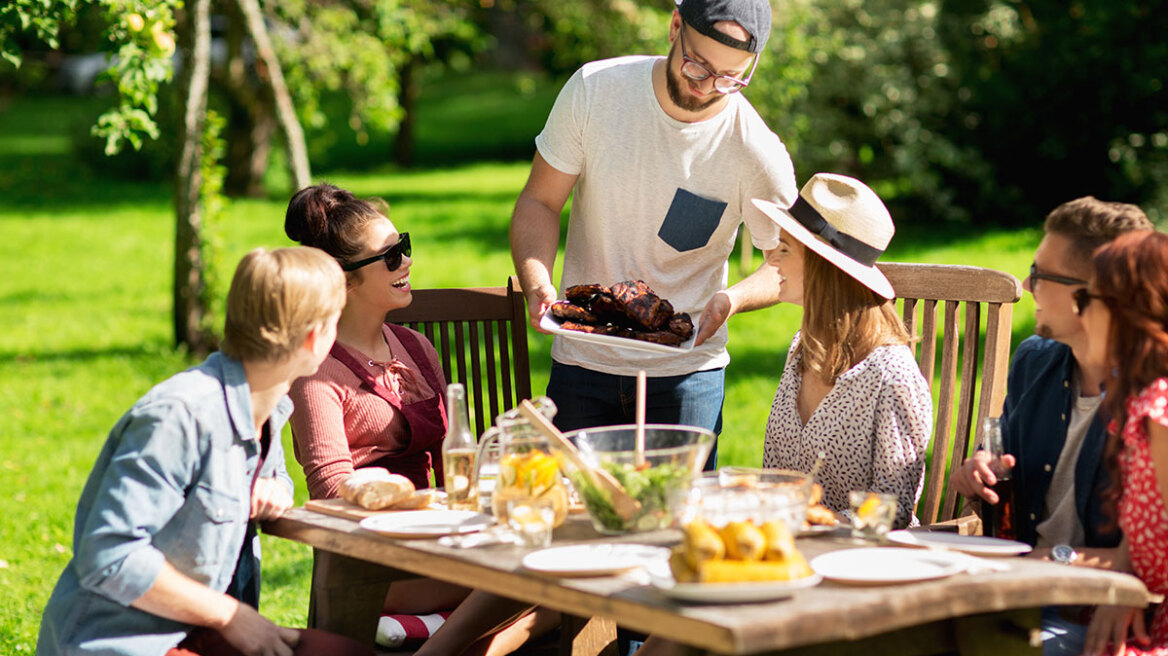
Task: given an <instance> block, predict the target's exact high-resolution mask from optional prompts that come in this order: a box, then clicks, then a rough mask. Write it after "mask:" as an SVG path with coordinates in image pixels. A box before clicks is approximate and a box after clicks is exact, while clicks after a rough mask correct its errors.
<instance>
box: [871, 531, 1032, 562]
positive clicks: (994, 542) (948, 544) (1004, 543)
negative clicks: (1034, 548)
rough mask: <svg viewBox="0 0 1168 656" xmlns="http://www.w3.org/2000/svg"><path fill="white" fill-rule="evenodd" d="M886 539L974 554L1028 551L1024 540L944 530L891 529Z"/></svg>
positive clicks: (904, 543)
mask: <svg viewBox="0 0 1168 656" xmlns="http://www.w3.org/2000/svg"><path fill="white" fill-rule="evenodd" d="M888 539H889V540H891V541H893V542H896V543H897V544H903V545H907V546H910V547H926V548H929V547H933V548H941V549H952V550H953V551H961V552H964V553H967V554H973V555H975V556H1018V555H1021V554H1024V553H1029V552H1030V549H1031V547H1030V545H1028V544H1026V543H1025V542H1016V541H1014V540H1003V539H1001V538H989V537H985V536H983V535H958V534H956V533H944V532H940V531H938V532H935V533H929V532H924V531H922V532H917V531H903V530H902V531H891V532H889V533H888Z"/></svg>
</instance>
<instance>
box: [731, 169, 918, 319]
mask: <svg viewBox="0 0 1168 656" xmlns="http://www.w3.org/2000/svg"><path fill="white" fill-rule="evenodd" d="M752 202H753V203H754V204H755V206H756V207H758V208H759V209H760V210H762V211H763V212H764V213H765V214H766V215H767V216H768V217H770V219H771V220H772V221H774V222H775V223H777V224H778V225H779V227H780V228H782V230H783V232H786V233H787V234H789V235H791V236H792V237H794V238H795V239H798V240H799V241H800V242H801V243H802V244H803V245H804V246H806V247H807V248H810V249H811V250H813V251H815V252H816V253H817V254H819V255H820V256H822V257H823V258H824V259H826V260H827V261H828V262H831V263H832V264H834V265H836V266H837V267H839V268H840V269H841V270H842V271H843V272H844V273H846V274H848V275H849V276H851V277H853V278H855V279H856V280H858V281H859V282H860V284H862V285H864V286H865V287H867V288H868V289H871V290H872V291H874V292H876V293H877V294H879V295H880V296H883V297H884V298H893V297H894V296H895V295H896V294H895V292H894V291H893V289H892V284H891V283H889V282H888V278H885V277H884V274H883V273H881V272H880V269H877V268H876V260H877V258H879V257H880V255H882V254H883V253H884V250H885V249H886V248H888V242H890V241H892V235H893V234H894V233H895V232H896V226H894V225H893V224H892V217H891V216H890V215H889V214H888V209H887V208H886V207H884V203H883V202H882V201H881V200H880V197H879V196H877V195H876V192H874V191H872V190H871V189H869V188H868V185H866V184H864V183H863V182H860V181H859V180H857V179H855V178H849V177H848V176H846V175H836V174H834V173H816V174H815V175H813V176H811V179H810V180H808V181H807V184H805V185H803V188H802V189H800V190H799V197H798V198H797V199H795V204H794V205H792V206H791V207H788V208H784V207H780V206H779V205H776V204H774V203H772V202H770V201H766V200H762V199H759V198H755V199H754V200H753V201H752Z"/></svg>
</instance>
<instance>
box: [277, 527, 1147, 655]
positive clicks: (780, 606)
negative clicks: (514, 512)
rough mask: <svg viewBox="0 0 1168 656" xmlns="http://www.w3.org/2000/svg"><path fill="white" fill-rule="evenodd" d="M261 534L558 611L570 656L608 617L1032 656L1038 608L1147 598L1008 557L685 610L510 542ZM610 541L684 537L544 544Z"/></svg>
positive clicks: (704, 638) (690, 631) (565, 539)
mask: <svg viewBox="0 0 1168 656" xmlns="http://www.w3.org/2000/svg"><path fill="white" fill-rule="evenodd" d="M263 528H264V531H265V532H266V533H269V534H271V535H276V536H279V537H282V538H286V539H289V540H294V541H297V542H301V543H304V544H307V545H311V546H313V547H316V548H318V549H324V550H326V551H331V552H335V553H339V554H344V555H347V556H351V557H355V558H359V559H362V560H365V561H369V562H373V563H379V564H382V565H387V566H390V567H393V568H396V569H400V570H405V571H408V572H412V573H414V574H418V575H424V576H428V577H432V578H435V579H441V580H444V581H449V582H452V583H457V584H461V585H467V586H473V587H475V588H479V589H482V590H486V591H489V592H492V593H495V594H499V595H503V596H506V597H510V598H513V599H518V600H521V601H525V602H529V603H533V604H539V605H542V606H546V607H550V608H554V609H556V610H559V611H561V612H562V613H564V614H565V615H566V616H567V617H568V620H567V621H566V622H565V625H564V629H563V630H562V642H561V645H562V646H563V647H562V649H561V651H562V652H563V653H565V654H568V653H571V654H573V655H574V656H585V655H591V654H597V653H615V651H614V650H613V647H612V644H611V642H612V637H613V632H614V624H613V622H615V623H616V624H619V625H620V626H622V627H626V628H628V629H631V630H634V631H639V632H644V633H653V634H659V635H662V636H665V637H668V638H670V639H672V640H673V641H675V642H677V643H680V644H683V645H687V646H688V647H690V648H691V652H692V653H695V654H696V653H705V652H710V653H715V654H770V653H778V652H782V653H784V654H786V653H791V654H794V653H800V654H801V653H825V654H846V653H856V654H861V653H862V654H864V655H865V656H875V655H876V654H881V653H890V654H891V653H895V654H912V653H920V654H928V653H937V652H941V651H951V650H954V649H958V650H959V651H960V652H961V653H963V654H965V653H989V652H992V653H994V654H1003V653H1031V649H1032V648H1033V646H1034V635H1035V634H1034V629H1035V628H1036V627H1037V625H1038V610H1037V609H1038V608H1040V607H1042V606H1047V605H1080V604H1082V605H1096V604H1118V605H1130V606H1144V605H1146V604H1147V603H1148V601H1149V595H1148V591H1147V589H1146V588H1145V587H1144V585H1143V583H1141V582H1140V581H1139V579H1137V578H1135V577H1133V576H1130V575H1126V574H1120V573H1115V572H1106V571H1100V570H1093V569H1088V568H1083V567H1068V566H1066V565H1060V564H1055V563H1050V562H1045V561H1041V560H1038V559H1034V558H1009V559H1007V560H1004V561H1000V562H1008V564H1009V570H1008V571H1005V572H988V573H977V574H969V573H963V574H957V575H955V576H952V577H949V578H945V579H940V580H932V581H921V582H914V583H904V584H898V585H882V586H854V585H845V584H837V583H833V582H830V581H824V582H822V583H821V584H819V585H818V586H815V587H812V588H808V589H804V590H799V591H796V592H795V593H794V595H793V596H792V597H791V598H788V599H784V600H778V601H771V602H763V603H749V604H732V605H726V604H716V605H715V604H691V603H685V602H678V601H674V600H671V599H669V598H668V597H666V596H665V595H664V594H662V593H661V592H660V591H659V590H657V589H656V588H653V587H652V586H649V585H646V584H645V582H644V581H642V580H637V578H636V577H635V576H627V575H626V576H605V577H597V578H555V577H549V576H545V575H541V574H537V573H535V572H531V571H528V570H525V569H524V568H523V567H522V566H521V562H520V561H521V560H522V558H523V556H524V555H525V554H526V553H528V552H529V551H530V550H529V549H524V548H521V547H517V546H512V545H501V544H497V545H493V546H484V547H477V548H456V547H446V546H442V545H440V544H439V543H438V541H437V540H433V539H394V538H389V537H386V536H383V535H380V534H378V533H374V532H370V531H366V530H364V529H362V528H360V527H359V526H358V523H357V522H356V521H354V520H352V519H345V518H340V517H335V516H329V515H325V514H321V513H318V512H314V511H311V510H307V509H304V508H295V509H293V510H291V511H290V512H288V513H287V514H286V515H284V516H283V517H281V518H280V519H278V520H275V521H273V522H269V523H266V524H265V525H264V527H263ZM606 541H607V542H627V543H639V544H653V545H662V546H669V545H673V544H676V543H678V542H679V541H680V532H679V531H677V530H665V531H656V532H651V533H639V534H634V535H625V536H618V537H612V536H601V535H599V534H597V533H596V532H595V531H594V530H593V529H592V526H591V524H590V523H589V522H588V521H587V520H586V518H584V517H580V516H573V517H571V518H569V521H568V522H566V523H565V524H564V525H563V526H561V527H560V528H558V529H556V532H555V534H554V538H553V546H560V545H568V544H575V543H602V542H606ZM856 546H863V545H858V544H857V543H856V542H855V541H853V540H851V538H850V537H847V532H846V529H843V530H837V531H836V532H835V533H834V534H832V535H831V536H821V537H812V538H800V539H799V540H798V548H799V550H800V551H802V552H803V554H804V555H805V556H806V557H807V558H808V560H810V559H812V558H814V557H815V556H817V555H819V554H822V553H827V552H829V551H835V550H839V549H846V548H854V547H856ZM995 560H996V559H995ZM987 650H988V652H987Z"/></svg>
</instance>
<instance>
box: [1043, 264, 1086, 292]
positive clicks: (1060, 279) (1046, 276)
mask: <svg viewBox="0 0 1168 656" xmlns="http://www.w3.org/2000/svg"><path fill="white" fill-rule="evenodd" d="M1035 280H1049V281H1051V282H1057V283H1059V284H1060V285H1086V284H1087V281H1086V280H1079V279H1078V278H1071V277H1068V276H1056V275H1054V274H1053V273H1039V272H1038V266H1037V265H1035V264H1034V263H1031V264H1030V286H1031V287H1033V286H1034V281H1035Z"/></svg>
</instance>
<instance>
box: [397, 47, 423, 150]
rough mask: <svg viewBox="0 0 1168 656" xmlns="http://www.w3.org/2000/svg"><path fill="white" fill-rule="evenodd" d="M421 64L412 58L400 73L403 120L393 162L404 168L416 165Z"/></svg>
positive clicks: (400, 100) (399, 126) (398, 132)
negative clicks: (415, 148) (415, 130)
mask: <svg viewBox="0 0 1168 656" xmlns="http://www.w3.org/2000/svg"><path fill="white" fill-rule="evenodd" d="M419 68H420V62H419V61H418V58H417V57H410V58H409V59H408V60H406V62H405V63H404V64H403V65H402V67H401V68H400V69H399V71H398V81H399V83H400V85H401V86H400V87H399V88H400V89H401V92H400V94H399V97H398V102H399V103H400V104H401V108H402V120H401V123H400V124H398V131H397V139H396V140H395V141H394V142H393V161H395V162H397V163H398V164H400V165H402V166H409V165H411V164H413V163H414V126H415V125H416V124H417V121H416V117H417V112H416V111H415V110H416V109H417V106H418V95H419V92H420V90H421V85H420V84H419V83H418V69H419Z"/></svg>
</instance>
